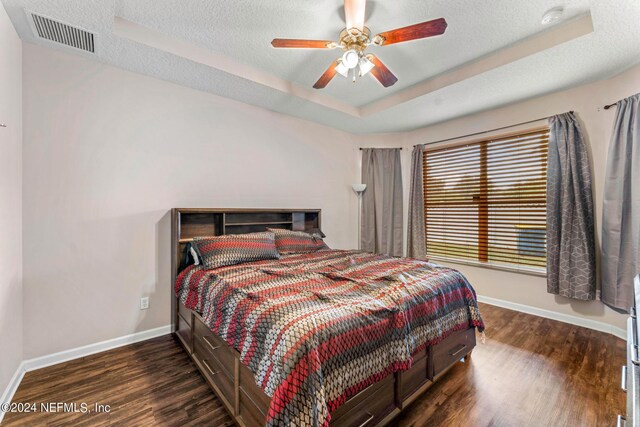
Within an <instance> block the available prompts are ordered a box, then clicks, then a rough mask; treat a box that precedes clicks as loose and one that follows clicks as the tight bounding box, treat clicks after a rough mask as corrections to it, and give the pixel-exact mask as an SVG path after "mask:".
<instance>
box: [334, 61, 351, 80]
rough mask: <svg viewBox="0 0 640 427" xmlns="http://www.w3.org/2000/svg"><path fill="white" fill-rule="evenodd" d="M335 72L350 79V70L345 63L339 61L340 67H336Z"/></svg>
mask: <svg viewBox="0 0 640 427" xmlns="http://www.w3.org/2000/svg"><path fill="white" fill-rule="evenodd" d="M335 70H336V71H337V72H338V74H340V75H341V76H343V77H349V68H348V67H347V66H346V65H344V62H343V61H339V62H338V65H336V68H335Z"/></svg>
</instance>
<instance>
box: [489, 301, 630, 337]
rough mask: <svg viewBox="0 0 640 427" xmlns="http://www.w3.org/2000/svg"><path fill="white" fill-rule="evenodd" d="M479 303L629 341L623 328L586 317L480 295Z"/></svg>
mask: <svg viewBox="0 0 640 427" xmlns="http://www.w3.org/2000/svg"><path fill="white" fill-rule="evenodd" d="M478 301H480V302H483V303H485V304H489V305H495V306H498V307H503V308H508V309H510V310H515V311H520V312H522V313H527V314H533V315H534V316H540V317H545V318H547V319H552V320H557V321H559V322H564V323H569V324H571V325H576V326H582V327H584V328H588V329H593V330H595V331H600V332H606V333H608V334H612V335H615V336H616V337H618V338H621V339H623V340H626V339H627V331H626V329H623V328H618V327H617V326H613V325H610V324H608V323H604V322H598V321H597V320H591V319H585V318H584V317H579V316H572V315H571V314H564V313H558V312H556V311H551V310H545V309H543V308H538V307H532V306H530V305H524V304H518V303H516V302H511V301H505V300H501V299H497V298H491V297H486V296H483V295H478Z"/></svg>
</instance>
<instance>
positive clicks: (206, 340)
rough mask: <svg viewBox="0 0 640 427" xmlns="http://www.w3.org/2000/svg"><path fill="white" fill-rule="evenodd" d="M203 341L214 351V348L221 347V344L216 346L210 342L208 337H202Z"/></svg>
mask: <svg viewBox="0 0 640 427" xmlns="http://www.w3.org/2000/svg"><path fill="white" fill-rule="evenodd" d="M202 341H204V342H205V344H207V345H208V346H209V348H210V349H211V351H214V350H217V349H219V348H220V346H219V345H216V346H214V345H213V344H211V343H210V342H209V340H208V339H207V337H202Z"/></svg>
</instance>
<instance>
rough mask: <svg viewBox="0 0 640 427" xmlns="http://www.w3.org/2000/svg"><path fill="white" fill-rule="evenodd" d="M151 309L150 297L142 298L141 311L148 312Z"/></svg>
mask: <svg viewBox="0 0 640 427" xmlns="http://www.w3.org/2000/svg"><path fill="white" fill-rule="evenodd" d="M148 308H149V297H142V298H140V310H146V309H148Z"/></svg>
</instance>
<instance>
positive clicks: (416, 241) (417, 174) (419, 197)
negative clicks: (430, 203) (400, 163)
mask: <svg viewBox="0 0 640 427" xmlns="http://www.w3.org/2000/svg"><path fill="white" fill-rule="evenodd" d="M423 152H424V146H423V145H416V146H415V147H413V152H412V153H411V186H410V187H409V218H408V221H407V256H408V257H411V258H418V259H424V258H426V257H427V245H426V242H425V234H424V189H423V177H422V153H423Z"/></svg>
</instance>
